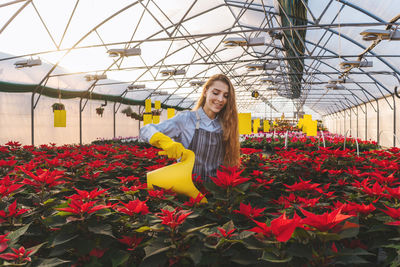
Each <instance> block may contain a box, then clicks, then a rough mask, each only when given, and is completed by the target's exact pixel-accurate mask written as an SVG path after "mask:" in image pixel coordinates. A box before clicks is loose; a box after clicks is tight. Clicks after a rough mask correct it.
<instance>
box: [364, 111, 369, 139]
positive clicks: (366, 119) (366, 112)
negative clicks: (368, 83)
mask: <svg viewBox="0 0 400 267" xmlns="http://www.w3.org/2000/svg"><path fill="white" fill-rule="evenodd" d="M364 105H365V125H364V126H365V141H367V140H368V128H367V124H368V116H367V115H368V107H367V103H365V104H364Z"/></svg>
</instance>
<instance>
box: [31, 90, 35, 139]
mask: <svg viewBox="0 0 400 267" xmlns="http://www.w3.org/2000/svg"><path fill="white" fill-rule="evenodd" d="M34 99H35V93H34V92H33V93H32V97H31V142H32V146H34V145H35V106H34V105H35V104H34V103H35V101H34Z"/></svg>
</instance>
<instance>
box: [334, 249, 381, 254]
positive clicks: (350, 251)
mask: <svg viewBox="0 0 400 267" xmlns="http://www.w3.org/2000/svg"><path fill="white" fill-rule="evenodd" d="M339 254H340V255H375V254H373V253H370V252H368V251H366V250H365V249H362V248H355V249H342V250H340V251H339Z"/></svg>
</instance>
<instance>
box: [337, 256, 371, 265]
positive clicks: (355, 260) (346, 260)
mask: <svg viewBox="0 0 400 267" xmlns="http://www.w3.org/2000/svg"><path fill="white" fill-rule="evenodd" d="M336 263H337V264H344V265H349V264H365V263H370V262H368V261H366V260H364V259H363V258H361V257H358V256H356V255H343V256H339V257H337V258H336Z"/></svg>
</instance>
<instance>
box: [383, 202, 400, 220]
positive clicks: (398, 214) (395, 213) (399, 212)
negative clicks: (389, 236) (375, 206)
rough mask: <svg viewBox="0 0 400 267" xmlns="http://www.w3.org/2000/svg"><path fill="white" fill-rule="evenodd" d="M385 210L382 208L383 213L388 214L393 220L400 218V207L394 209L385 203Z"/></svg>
mask: <svg viewBox="0 0 400 267" xmlns="http://www.w3.org/2000/svg"><path fill="white" fill-rule="evenodd" d="M384 206H385V207H386V208H387V210H382V211H383V212H384V213H386V214H387V215H389V216H390V217H392V218H393V219H395V220H400V208H399V209H395V208H390V207H388V206H386V205H384Z"/></svg>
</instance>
